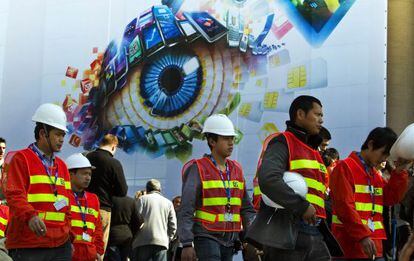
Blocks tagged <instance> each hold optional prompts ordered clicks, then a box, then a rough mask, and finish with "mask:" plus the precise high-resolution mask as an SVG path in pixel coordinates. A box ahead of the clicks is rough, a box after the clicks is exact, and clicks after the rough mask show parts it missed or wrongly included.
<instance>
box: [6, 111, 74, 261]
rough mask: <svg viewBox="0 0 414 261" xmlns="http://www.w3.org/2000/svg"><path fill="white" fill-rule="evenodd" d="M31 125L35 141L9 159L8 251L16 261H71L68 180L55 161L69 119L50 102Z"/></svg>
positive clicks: (61, 166) (38, 113) (65, 173)
mask: <svg viewBox="0 0 414 261" xmlns="http://www.w3.org/2000/svg"><path fill="white" fill-rule="evenodd" d="M32 120H33V121H34V122H36V127H35V130H34V135H35V139H36V142H35V143H32V144H30V145H29V147H28V148H26V149H22V150H19V151H15V152H9V154H8V155H7V156H6V159H5V164H6V166H5V171H4V173H3V175H5V177H6V179H7V181H6V182H7V183H6V186H5V188H4V189H5V191H4V192H5V196H6V199H7V203H8V205H9V207H10V222H9V225H8V228H7V233H6V236H7V240H6V247H7V248H8V249H9V250H10V255H11V257H12V258H13V260H17V261H18V260H29V261H30V260H36V261H38V260H71V256H72V250H71V243H70V240H69V231H70V220H71V217H70V207H69V202H68V197H69V195H70V193H71V186H70V178H69V172H68V169H67V167H66V164H65V163H64V162H63V161H62V160H61V159H60V158H59V157H56V156H55V153H56V152H59V151H60V150H61V149H62V145H63V139H64V137H65V134H66V131H67V129H66V116H65V113H64V112H63V110H62V108H61V107H59V106H57V105H54V104H50V103H46V104H42V105H41V106H39V108H38V109H37V110H36V112H35V114H34V115H33V117H32Z"/></svg>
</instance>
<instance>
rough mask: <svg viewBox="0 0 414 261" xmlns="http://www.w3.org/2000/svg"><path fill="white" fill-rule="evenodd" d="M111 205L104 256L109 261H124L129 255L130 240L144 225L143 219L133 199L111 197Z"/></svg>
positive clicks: (130, 248)
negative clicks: (109, 225)
mask: <svg viewBox="0 0 414 261" xmlns="http://www.w3.org/2000/svg"><path fill="white" fill-rule="evenodd" d="M112 203H113V206H112V217H111V231H110V233H109V243H108V248H107V250H106V255H105V256H106V257H107V258H106V260H109V261H126V260H128V257H130V255H131V250H132V246H131V244H132V240H133V238H134V237H135V236H136V235H137V233H139V230H140V229H141V228H142V226H143V225H144V219H143V217H142V216H141V215H140V214H139V213H138V209H137V207H136V204H135V199H133V198H131V197H128V196H126V197H113V198H112Z"/></svg>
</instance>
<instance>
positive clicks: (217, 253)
mask: <svg viewBox="0 0 414 261" xmlns="http://www.w3.org/2000/svg"><path fill="white" fill-rule="evenodd" d="M194 248H195V251H196V255H197V258H198V260H199V261H231V260H233V248H232V247H225V246H222V245H220V244H219V243H218V242H217V241H215V240H214V239H211V238H208V237H196V238H195V239H194Z"/></svg>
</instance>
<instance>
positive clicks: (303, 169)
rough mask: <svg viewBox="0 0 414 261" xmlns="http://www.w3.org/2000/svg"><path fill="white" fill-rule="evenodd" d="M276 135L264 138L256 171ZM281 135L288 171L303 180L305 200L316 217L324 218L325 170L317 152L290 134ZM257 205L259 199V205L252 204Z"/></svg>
mask: <svg viewBox="0 0 414 261" xmlns="http://www.w3.org/2000/svg"><path fill="white" fill-rule="evenodd" d="M278 135H279V133H273V134H271V135H270V136H269V137H267V138H266V140H265V143H264V144H263V148H262V152H261V154H260V158H259V162H258V167H257V169H259V168H260V165H261V163H262V159H263V155H264V152H265V150H266V148H267V146H268V144H269V142H270V141H271V140H272V139H273V138H275V137H276V136H278ZM282 135H284V136H285V138H286V142H287V146H288V149H289V164H288V165H289V171H293V172H297V173H299V174H301V175H302V176H303V177H304V178H305V182H306V184H307V186H308V194H306V200H307V201H309V202H310V203H312V205H313V206H314V207H315V209H316V216H318V217H321V218H326V212H325V190H326V187H325V178H326V174H327V170H326V167H325V165H324V163H323V161H322V158H321V156H320V154H319V152H318V151H316V150H314V149H312V148H311V147H309V146H308V145H307V144H305V143H303V142H302V141H301V140H300V139H298V138H297V137H296V136H295V135H294V134H292V133H291V132H288V131H286V132H283V133H282ZM258 204H260V199H259V203H257V202H254V205H258Z"/></svg>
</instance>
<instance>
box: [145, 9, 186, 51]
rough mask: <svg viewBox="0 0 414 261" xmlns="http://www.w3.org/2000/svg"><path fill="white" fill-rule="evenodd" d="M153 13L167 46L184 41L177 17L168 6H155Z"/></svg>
mask: <svg viewBox="0 0 414 261" xmlns="http://www.w3.org/2000/svg"><path fill="white" fill-rule="evenodd" d="M152 11H153V14H154V17H155V20H156V22H157V25H158V27H159V29H160V31H161V33H162V35H163V38H164V42H165V44H166V45H167V46H173V45H175V44H177V43H179V42H180V41H182V40H184V35H183V33H182V32H181V30H180V28H179V27H178V24H177V20H176V19H175V16H174V14H173V13H172V12H171V10H170V9H169V8H168V7H167V6H154V7H153V9H152Z"/></svg>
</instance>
